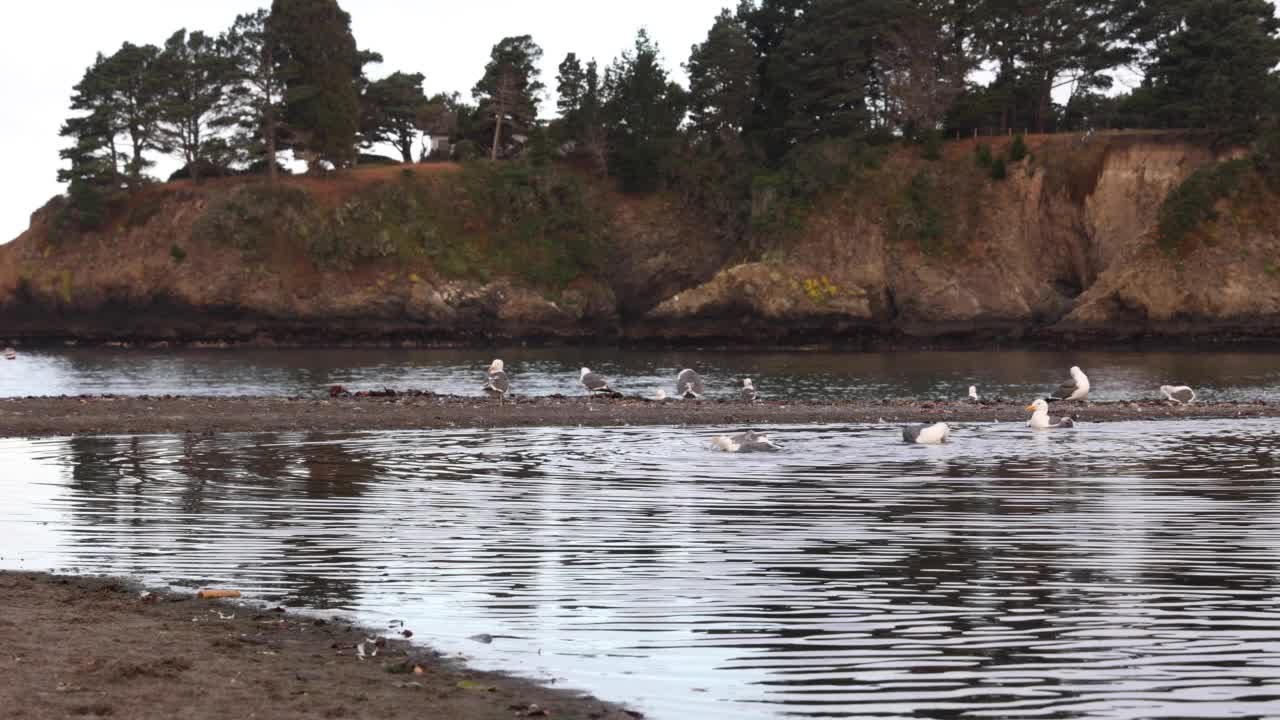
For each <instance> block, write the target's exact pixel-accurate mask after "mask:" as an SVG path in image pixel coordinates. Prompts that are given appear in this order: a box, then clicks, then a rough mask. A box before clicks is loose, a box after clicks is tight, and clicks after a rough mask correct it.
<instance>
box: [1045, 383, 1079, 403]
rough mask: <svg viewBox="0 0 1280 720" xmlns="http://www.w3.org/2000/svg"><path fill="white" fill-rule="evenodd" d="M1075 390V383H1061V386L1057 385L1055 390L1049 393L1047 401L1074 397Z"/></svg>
mask: <svg viewBox="0 0 1280 720" xmlns="http://www.w3.org/2000/svg"><path fill="white" fill-rule="evenodd" d="M1077 389H1078V388H1077V386H1076V381H1075V380H1068V381H1066V382H1064V383H1062V384H1061V385H1059V386H1058V389H1057V390H1054V391H1053V392H1052V393H1050V394H1049V399H1050V400H1066V399H1067V398H1069V397H1071V396H1072V395H1074V394H1075V392H1076V390H1077Z"/></svg>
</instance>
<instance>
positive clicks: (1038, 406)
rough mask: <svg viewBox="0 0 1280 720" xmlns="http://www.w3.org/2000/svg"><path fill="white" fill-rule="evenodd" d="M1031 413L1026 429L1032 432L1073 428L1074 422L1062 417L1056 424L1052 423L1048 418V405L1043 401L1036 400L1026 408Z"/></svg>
mask: <svg viewBox="0 0 1280 720" xmlns="http://www.w3.org/2000/svg"><path fill="white" fill-rule="evenodd" d="M1026 410H1027V412H1029V413H1031V419H1030V420H1028V421H1027V427H1029V428H1031V429H1032V430H1052V429H1054V428H1069V427H1075V425H1076V422H1075V421H1074V420H1072V419H1071V418H1069V417H1064V418H1062V419H1060V420H1058V422H1054V421H1053V418H1051V417H1049V403H1047V402H1045V401H1044V400H1036V401H1035V402H1033V403H1031V404H1030V405H1028V406H1027V408H1026Z"/></svg>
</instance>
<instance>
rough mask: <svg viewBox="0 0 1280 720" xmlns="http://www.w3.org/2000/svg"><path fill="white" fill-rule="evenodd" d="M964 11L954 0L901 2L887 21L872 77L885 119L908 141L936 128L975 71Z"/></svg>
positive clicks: (962, 6) (905, 0) (969, 28)
mask: <svg viewBox="0 0 1280 720" xmlns="http://www.w3.org/2000/svg"><path fill="white" fill-rule="evenodd" d="M967 11H968V7H967V6H966V5H965V4H964V3H963V2H962V3H957V2H955V1H954V0H900V2H898V3H897V7H896V8H895V9H894V12H893V15H892V17H891V18H890V19H889V23H888V28H886V30H885V36H884V42H883V46H882V48H881V50H880V53H879V55H878V56H877V58H876V65H877V67H876V72H877V73H878V74H879V75H880V84H881V85H882V86H883V87H884V92H885V95H886V103H887V105H886V109H885V110H886V114H887V119H888V120H889V121H890V122H891V123H892V124H893V125H894V126H895V127H896V128H898V129H899V130H901V131H902V132H903V133H904V134H906V135H908V136H914V135H916V134H918V133H928V132H934V131H936V130H937V129H938V128H939V125H940V124H941V122H942V120H943V118H944V117H945V116H946V114H947V112H948V111H949V110H950V109H951V106H952V104H953V103H954V101H955V99H956V98H957V97H959V96H960V94H961V93H962V92H963V91H964V89H965V80H966V78H967V77H968V75H969V73H970V72H971V71H972V70H973V69H974V68H975V67H976V66H977V58H975V57H974V56H973V55H972V53H970V52H969V47H968V42H967V41H968V38H969V34H970V32H971V30H972V28H971V27H970V26H969V24H968V23H969V20H970V18H969V17H968V12H967Z"/></svg>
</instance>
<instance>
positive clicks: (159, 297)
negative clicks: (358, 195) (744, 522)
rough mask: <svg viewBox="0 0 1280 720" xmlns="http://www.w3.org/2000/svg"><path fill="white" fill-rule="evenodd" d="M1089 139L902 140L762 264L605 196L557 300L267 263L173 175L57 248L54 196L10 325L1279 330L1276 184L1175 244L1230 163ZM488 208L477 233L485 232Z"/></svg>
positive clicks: (0, 260) (372, 336)
mask: <svg viewBox="0 0 1280 720" xmlns="http://www.w3.org/2000/svg"><path fill="white" fill-rule="evenodd" d="M1091 142H1096V143H1099V144H1096V145H1093V146H1088V145H1086V144H1084V143H1081V142H1080V141H1079V140H1078V139H1074V138H1071V139H1061V140H1054V141H1052V142H1051V143H1040V144H1035V143H1033V146H1032V149H1033V154H1032V156H1031V157H1030V158H1028V159H1027V160H1024V161H1022V162H1019V163H1012V164H1010V166H1009V177H1008V179H1007V180H1003V181H994V180H991V179H990V178H989V177H988V176H987V174H986V173H984V172H982V171H980V170H977V169H975V168H974V165H973V161H972V147H970V146H966V145H963V144H957V145H955V146H949V148H948V157H947V159H946V160H945V161H944V162H943V163H942V164H936V163H935V164H929V163H926V162H924V161H922V160H919V159H917V158H915V157H914V155H913V154H908V153H900V154H899V155H897V156H894V157H892V158H890V159H889V160H888V161H887V162H886V163H885V165H884V166H883V167H882V168H880V169H879V170H876V171H873V172H872V174H871V176H870V177H867V178H863V179H862V180H861V181H860V182H859V183H857V185H856V186H854V187H851V188H849V189H848V190H847V191H845V192H842V193H836V194H833V195H831V196H830V197H827V198H824V199H823V200H822V201H821V202H820V203H819V204H818V205H817V206H816V207H815V208H814V209H813V210H812V211H811V212H810V213H809V214H808V215H807V216H806V218H805V220H804V222H803V223H802V226H801V227H800V228H799V229H798V230H795V231H792V232H791V233H790V234H789V235H788V236H787V237H783V238H770V239H769V240H770V241H771V243H770V245H771V247H772V248H773V249H772V250H770V251H769V252H767V253H765V254H764V258H765V259H763V260H755V261H750V262H742V263H733V262H731V259H732V258H735V257H741V251H740V248H738V247H737V246H736V245H735V243H733V242H731V241H727V240H726V238H725V237H724V234H723V233H719V232H717V229H716V228H714V227H709V226H708V225H707V223H706V222H705V221H704V220H702V219H701V218H700V216H699V214H698V213H697V212H696V211H694V210H691V209H690V208H688V207H685V206H683V205H682V204H681V203H679V202H678V201H676V200H675V199H674V198H670V197H666V196H662V195H656V196H650V197H646V198H622V197H621V196H612V195H607V196H606V195H601V196H600V197H601V198H603V200H600V202H602V205H601V207H602V208H603V209H604V213H605V216H604V219H603V220H602V224H603V226H604V227H605V229H606V235H607V237H608V242H607V244H605V245H604V246H602V247H601V248H599V250H598V252H599V253H601V257H600V258H598V259H597V260H598V262H596V263H595V266H596V267H597V268H599V270H598V271H596V272H594V273H591V274H590V275H587V276H582V277H579V278H578V279H576V280H574V281H573V282H571V283H569V284H568V285H567V287H562V288H559V289H557V290H555V291H554V292H551V291H548V290H547V289H546V288H545V287H543V288H534V287H532V286H530V284H529V283H527V282H523V281H520V280H517V279H515V278H514V277H510V276H498V277H488V278H487V279H483V280H481V279H478V278H476V277H470V278H460V277H457V276H456V275H453V276H451V275H450V274H448V273H445V272H441V271H439V270H438V269H437V268H436V267H435V262H434V261H433V260H432V259H431V258H420V259H416V260H413V261H412V262H406V261H403V260H401V259H393V258H388V259H380V260H376V261H371V262H362V263H358V264H355V265H353V266H350V267H346V268H345V269H333V268H329V269H326V268H323V267H321V266H317V264H316V263H315V262H313V260H312V258H311V257H309V256H308V254H307V253H306V251H305V244H304V243H302V242H300V241H298V240H297V239H296V238H294V239H290V238H282V239H281V241H280V242H276V243H273V244H271V245H269V246H267V247H262V248H258V250H257V252H255V253H253V254H252V255H246V253H245V252H243V250H242V249H237V248H236V247H232V246H229V245H227V244H225V243H222V242H217V241H210V240H208V239H204V238H202V237H201V235H200V233H197V232H195V231H194V228H195V225H196V223H197V221H198V220H199V218H201V216H202V215H203V214H204V213H206V212H207V211H208V210H209V205H210V203H211V202H213V198H215V197H216V194H217V193H218V192H223V190H220V189H219V188H218V187H216V185H215V186H210V187H204V188H199V189H197V188H192V187H190V186H186V185H182V184H175V185H169V186H162V187H158V188H153V189H151V190H149V191H147V192H148V193H149V196H148V197H147V198H146V201H145V203H146V208H145V209H144V210H145V212H143V211H142V210H139V209H138V208H132V209H130V211H129V214H128V215H127V217H128V218H130V220H129V222H123V221H122V222H119V223H116V224H115V225H113V226H112V227H110V228H108V229H107V230H105V231H102V232H96V233H88V234H85V235H81V236H76V237H74V238H70V239H68V238H65V237H61V238H58V239H56V240H55V237H56V236H57V233H55V231H54V228H53V226H52V224H51V223H52V222H53V217H54V215H55V210H56V205H51V206H49V207H46V208H44V209H42V210H41V211H38V212H37V213H35V214H34V215H33V218H32V224H31V227H30V229H29V230H28V231H27V232H26V233H24V234H23V235H22V236H21V237H19V238H18V239H17V240H16V241H15V242H13V243H10V244H9V245H6V246H2V247H0V339H3V338H9V339H15V340H19V341H62V340H69V339H78V340H82V341H89V342H94V341H131V342H154V341H173V342H199V341H214V342H216V341H224V340H229V341H259V342H344V341H353V342H442V341H464V342H467V341H471V342H476V341H491V340H503V339H548V340H568V341H591V340H595V341H599V340H606V341H607V340H612V339H615V338H619V337H622V338H627V339H632V340H638V341H644V340H662V341H672V342H684V341H697V342H710V341H716V342H727V343H761V342H763V343H772V344H788V343H795V344H800V343H812V342H815V341H817V342H828V341H829V342H844V341H855V342H856V341H861V340H868V339H890V340H893V339H897V340H903V339H906V341H908V342H911V341H912V340H911V339H912V338H915V339H919V341H924V342H933V341H936V340H938V339H943V338H948V339H955V340H960V341H964V340H973V341H979V340H984V339H987V338H992V337H1000V338H1023V339H1026V338H1034V339H1046V340H1057V341H1063V340H1071V339H1079V338H1096V339H1100V340H1121V339H1128V338H1132V337H1140V336H1150V335H1167V336H1171V337H1176V338H1186V337H1191V338H1194V337H1197V336H1201V335H1214V336H1219V337H1235V336H1249V337H1255V338H1273V337H1276V338H1280V325H1278V321H1280V267H1278V266H1280V210H1278V209H1277V205H1280V204H1277V203H1276V202H1275V198H1274V196H1272V195H1270V194H1268V193H1267V192H1266V191H1265V190H1263V189H1262V187H1261V185H1260V184H1258V183H1255V184H1254V185H1253V186H1251V187H1247V188H1246V189H1245V190H1244V191H1242V192H1241V193H1239V194H1238V196H1237V197H1236V198H1234V199H1233V200H1229V201H1224V202H1223V203H1221V207H1220V208H1219V213H1218V217H1217V219H1216V220H1215V221H1213V222H1211V223H1209V224H1208V225H1207V226H1206V227H1204V228H1201V230H1200V231H1198V232H1197V233H1196V235H1195V236H1194V237H1193V238H1191V240H1190V242H1189V243H1188V244H1187V246H1186V248H1185V250H1184V252H1183V253H1182V254H1181V255H1179V256H1177V257H1170V256H1167V255H1166V254H1164V253H1163V252H1161V251H1160V250H1159V248H1158V247H1157V245H1156V243H1155V241H1154V239H1153V233H1154V230H1155V227H1156V222H1157V217H1158V213H1159V210H1160V206H1161V203H1162V201H1163V200H1164V198H1165V196H1166V195H1167V194H1168V193H1169V191H1170V190H1171V189H1173V188H1174V187H1176V186H1177V185H1178V184H1180V183H1181V182H1182V181H1183V180H1184V179H1185V178H1186V177H1187V176H1188V175H1190V174H1191V173H1192V172H1194V171H1195V170H1196V169H1198V168H1200V167H1204V166H1206V165H1208V164H1211V163H1213V162H1216V161H1218V160H1220V159H1223V158H1222V156H1221V155H1218V154H1215V153H1213V152H1211V151H1210V150H1208V149H1206V148H1205V147H1202V146H1199V145H1195V144H1190V143H1180V142H1170V141H1150V140H1143V139H1140V138H1126V137H1123V136H1119V137H1115V138H1109V139H1098V140H1096V141H1091ZM997 151H999V148H997ZM917 175H927V176H928V178H930V182H932V183H933V184H932V185H931V188H932V190H931V192H932V195H931V196H930V198H929V199H928V200H927V201H925V203H926V204H932V205H936V208H931V207H924V208H923V209H922V208H921V207H919V206H920V205H921V201H918V200H917V201H914V202H916V205H913V206H908V205H906V204H904V201H903V200H902V197H903V192H904V189H905V188H906V187H907V183H909V182H910V181H911V179H912V178H913V177H915V176H917ZM329 192H330V194H333V193H338V194H340V193H339V191H337V190H332V189H330V190H329ZM339 200H340V198H339ZM327 201H328V202H337V200H332V199H330V200H327ZM926 210H927V211H928V212H935V213H936V215H937V218H939V219H940V222H939V223H938V225H939V226H940V228H941V232H940V233H935V234H934V235H931V236H930V237H929V242H925V241H924V240H923V239H922V238H923V235H921V233H920V232H919V231H918V228H917V224H918V223H917V220H918V217H917V216H918V215H919V214H920V213H922V212H924V211H926ZM451 211H452V210H451V209H450V208H448V207H445V206H438V207H425V208H422V209H420V212H424V213H436V214H441V213H444V214H447V213H449V212H451ZM470 223H471V221H470V219H468V218H461V219H459V221H458V225H457V226H458V227H461V228H464V229H468V231H471V230H475V231H476V232H483V231H484V229H483V228H479V229H476V228H473V227H472V226H471V224H470Z"/></svg>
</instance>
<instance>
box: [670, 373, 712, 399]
mask: <svg viewBox="0 0 1280 720" xmlns="http://www.w3.org/2000/svg"><path fill="white" fill-rule="evenodd" d="M705 391H706V390H705V388H703V386H702V378H701V377H700V376H699V375H698V373H696V372H694V371H692V370H689V369H688V368H686V369H684V370H681V371H680V374H679V375H677V376H676V395H678V396H680V397H682V398H684V399H685V400H698V399H700V398H701V397H702V393H704V392H705Z"/></svg>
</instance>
